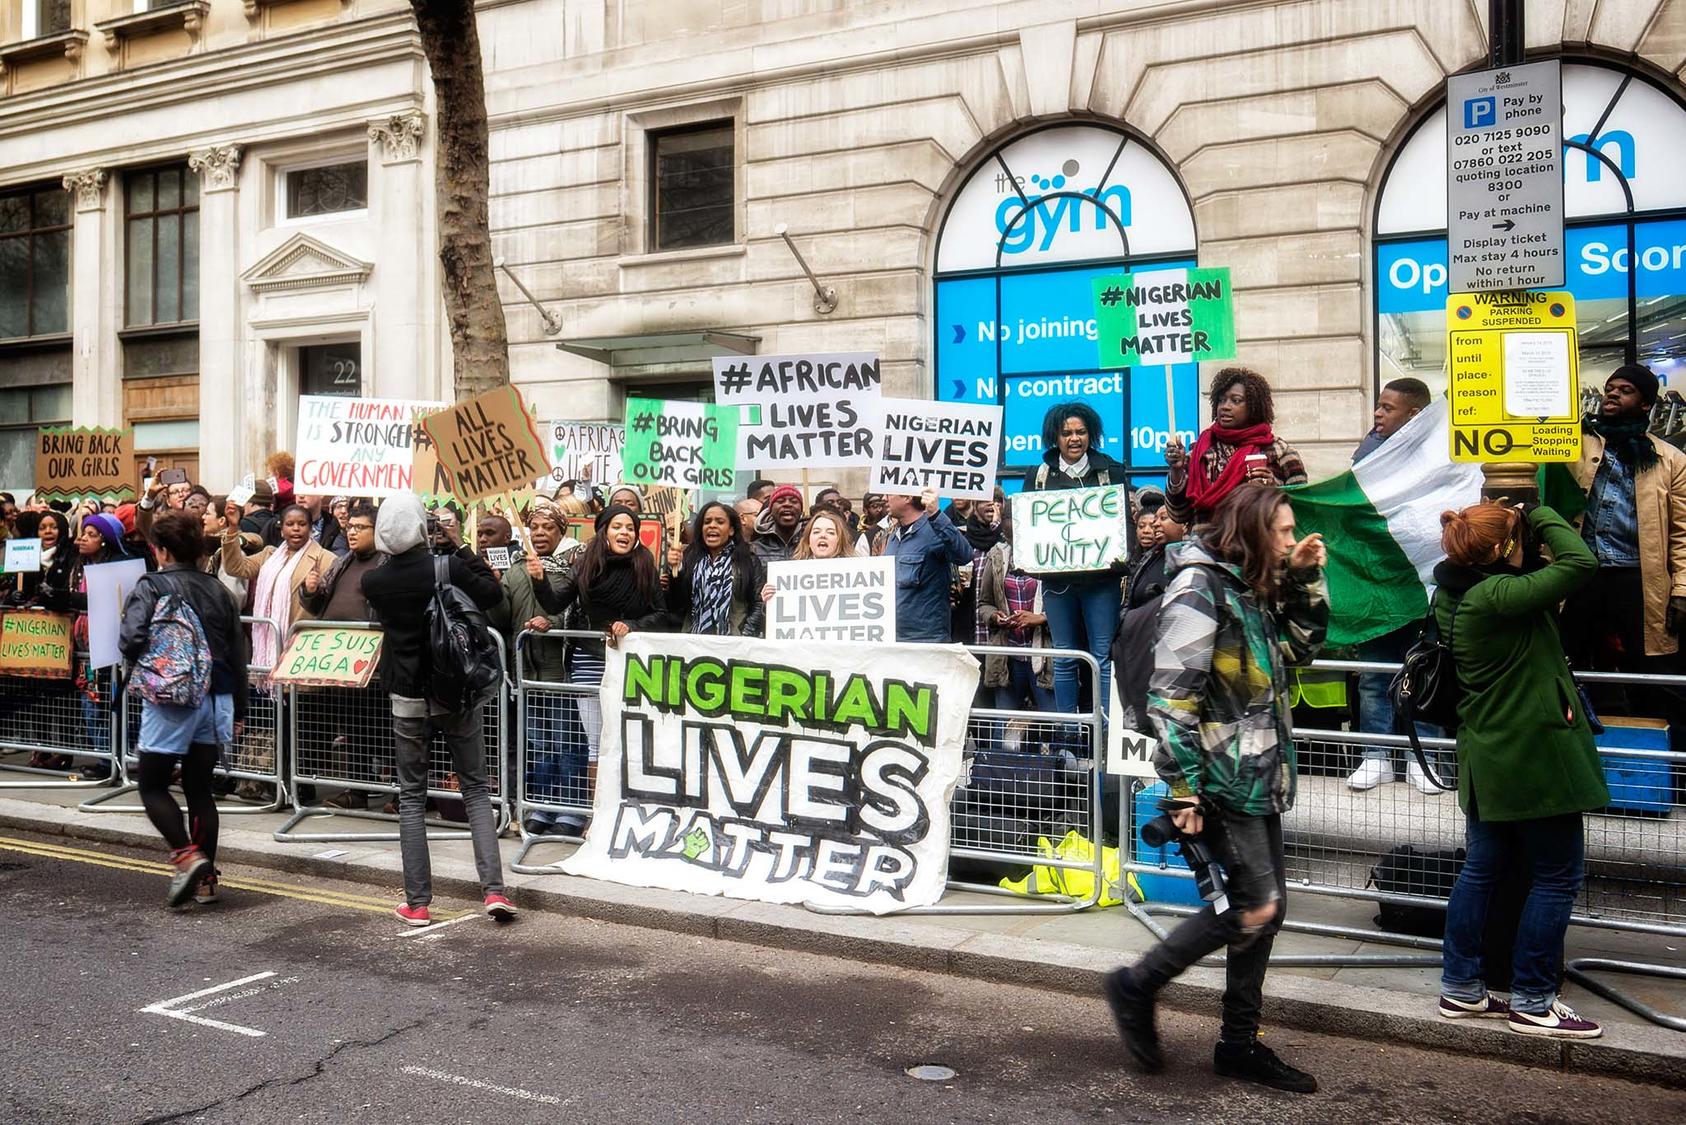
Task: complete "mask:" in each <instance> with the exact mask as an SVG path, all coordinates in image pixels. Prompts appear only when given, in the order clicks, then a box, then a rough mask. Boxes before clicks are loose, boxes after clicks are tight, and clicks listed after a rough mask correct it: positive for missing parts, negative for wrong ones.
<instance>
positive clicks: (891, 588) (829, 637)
mask: <svg viewBox="0 0 1686 1125" xmlns="http://www.w3.org/2000/svg"><path fill="white" fill-rule="evenodd" d="M767 584H768V585H770V586H771V587H772V588H773V600H772V601H770V602H768V603H767V638H768V639H769V640H774V641H874V642H893V641H894V640H895V639H896V560H895V559H893V558H891V557H889V556H885V555H881V556H878V557H875V558H869V559H860V558H847V559H797V560H794V561H791V562H770V563H768V564H767Z"/></svg>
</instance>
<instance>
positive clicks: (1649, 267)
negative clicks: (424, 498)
mask: <svg viewBox="0 0 1686 1125" xmlns="http://www.w3.org/2000/svg"><path fill="white" fill-rule="evenodd" d="M1563 135H1564V152H1563V201H1564V209H1565V212H1566V219H1567V222H1566V229H1565V232H1564V242H1565V257H1566V259H1567V269H1566V277H1565V281H1566V283H1567V284H1566V288H1567V289H1568V290H1569V291H1570V292H1571V293H1573V294H1574V296H1575V312H1576V318H1577V320H1578V322H1579V327H1580V347H1581V384H1582V386H1583V387H1602V386H1603V385H1604V377H1605V376H1606V375H1607V374H1608V373H1609V372H1610V371H1611V370H1613V369H1614V368H1616V367H1618V366H1620V365H1621V364H1622V363H1624V362H1626V361H1627V360H1628V359H1629V358H1631V357H1634V356H1637V357H1638V360H1639V362H1641V363H1645V364H1648V365H1650V366H1651V367H1652V369H1653V370H1655V371H1656V372H1657V374H1658V375H1659V376H1661V377H1662V379H1663V381H1664V382H1665V384H1666V383H1668V382H1670V381H1671V380H1670V378H1669V377H1670V376H1671V375H1673V376H1674V378H1673V379H1672V382H1673V384H1674V386H1675V388H1676V389H1682V388H1683V387H1686V369H1683V368H1682V367H1681V359H1680V357H1681V354H1682V350H1683V348H1682V345H1683V344H1686V323H1683V322H1682V312H1683V311H1686V175H1683V174H1682V172H1681V167H1682V165H1681V153H1682V152H1686V107H1683V106H1682V104H1681V102H1680V101H1679V100H1678V99H1677V97H1676V96H1675V95H1671V94H1670V93H1668V92H1666V91H1664V90H1662V89H1660V88H1658V87H1657V86H1656V85H1654V84H1653V83H1651V82H1650V81H1648V80H1647V79H1645V78H1643V77H1641V76H1639V75H1636V74H1631V73H1629V72H1627V71H1625V70H1619V69H1616V68H1615V67H1612V66H1607V65H1604V64H1602V63H1589V62H1574V63H1570V62H1565V63H1564V65H1563ZM1375 232H1376V234H1375V270H1376V274H1375V277H1376V281H1375V294H1376V353H1377V363H1376V374H1377V382H1378V385H1379V384H1381V383H1385V382H1387V381H1388V380H1389V379H1394V378H1398V377H1399V376H1400V375H1402V374H1404V375H1414V376H1416V377H1417V378H1419V379H1422V380H1423V381H1424V382H1426V383H1428V385H1429V386H1430V387H1432V388H1434V390H1435V391H1436V392H1437V393H1438V392H1439V391H1440V390H1442V389H1444V387H1445V385H1446V377H1445V373H1444V370H1443V366H1444V363H1445V351H1446V347H1445V343H1446V311H1445V310H1446V107H1445V105H1444V104H1442V105H1441V106H1440V107H1439V108H1437V109H1436V110H1435V111H1434V112H1432V113H1430V114H1429V115H1427V116H1426V117H1424V118H1423V120H1422V121H1421V122H1419V123H1418V124H1417V126H1416V128H1415V129H1414V130H1412V132H1411V134H1410V136H1409V137H1408V138H1407V139H1406V141H1405V143H1404V144H1403V145H1401V146H1400V148H1399V150H1398V152H1397V153H1396V154H1395V155H1394V158H1393V162H1392V163H1391V164H1390V165H1389V167H1388V170H1387V174H1386V176H1385V178H1384V179H1383V181H1382V191H1381V195H1380V197H1379V198H1378V200H1377V202H1376V224H1375ZM1636 260H1637V262H1638V265H1639V268H1638V270H1637V271H1635V270H1633V268H1632V265H1633V263H1634V262H1635V261H1636Z"/></svg>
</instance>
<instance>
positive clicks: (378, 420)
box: [293, 395, 445, 497]
mask: <svg viewBox="0 0 1686 1125" xmlns="http://www.w3.org/2000/svg"><path fill="white" fill-rule="evenodd" d="M444 405H445V404H444V403H442V402H422V401H416V400H412V399H397V398H341V397H339V396H330V395H304V396H302V397H301V398H300V399H299V430H298V442H297V443H296V444H295V445H294V446H293V450H294V454H293V455H294V458H295V459H296V461H297V465H298V469H297V472H298V476H297V479H296V480H295V481H294V482H293V487H294V488H296V489H297V490H298V491H299V493H300V494H301V495H306V496H310V495H322V496H381V497H385V496H397V495H398V494H399V493H403V492H409V491H411V489H412V488H413V487H414V479H413V461H414V457H415V443H414V441H413V437H414V434H415V426H416V420H417V419H418V418H420V417H421V416H422V415H424V414H428V413H431V412H432V411H435V410H439V409H441V408H442V407H443V406H444Z"/></svg>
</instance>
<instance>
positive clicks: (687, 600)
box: [667, 500, 838, 637]
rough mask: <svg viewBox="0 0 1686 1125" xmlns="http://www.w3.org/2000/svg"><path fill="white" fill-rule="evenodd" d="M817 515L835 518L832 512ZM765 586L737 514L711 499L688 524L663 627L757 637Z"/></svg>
mask: <svg viewBox="0 0 1686 1125" xmlns="http://www.w3.org/2000/svg"><path fill="white" fill-rule="evenodd" d="M823 514H824V515H827V516H830V517H831V518H832V519H833V520H836V519H838V516H837V515H836V513H835V512H826V513H823ZM818 518H819V517H818V516H816V517H815V519H816V520H817V519H818ZM766 581H767V569H766V567H764V566H763V565H762V564H761V560H760V559H758V558H756V557H755V552H753V551H751V550H750V549H749V544H748V543H746V542H744V537H743V529H742V528H741V527H740V526H739V525H738V520H737V513H736V512H734V511H733V510H732V509H731V508H729V507H727V506H726V505H725V504H722V503H721V502H720V501H718V500H711V501H709V502H708V503H707V504H704V505H703V506H702V507H701V508H700V509H699V510H698V511H697V514H696V517H695V518H694V519H692V521H691V542H690V543H689V544H688V545H687V546H686V548H685V555H684V558H683V559H682V560H681V561H680V564H679V574H678V575H677V576H676V577H675V578H674V579H673V581H672V582H671V583H670V584H669V586H668V606H667V616H668V622H669V624H670V625H676V626H678V628H679V631H680V632H683V633H703V634H710V635H714V636H722V637H724V636H731V637H759V636H760V635H761V632H762V628H763V627H764V625H765V622H766V609H765V608H764V606H763V605H762V602H761V598H760V596H759V595H760V593H761V588H762V587H763V586H764V585H765V584H766Z"/></svg>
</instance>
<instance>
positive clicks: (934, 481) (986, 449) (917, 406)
mask: <svg viewBox="0 0 1686 1125" xmlns="http://www.w3.org/2000/svg"><path fill="white" fill-rule="evenodd" d="M880 406H881V408H882V410H881V413H880V414H879V415H878V417H877V419H876V420H877V421H878V422H879V423H880V425H878V426H877V427H876V429H877V430H878V450H877V455H876V456H875V457H874V458H873V461H872V486H871V487H872V491H874V492H891V493H902V494H905V495H909V496H917V495H919V494H920V493H921V492H923V491H925V490H926V489H927V488H929V489H934V490H935V491H936V493H937V495H938V496H951V497H955V498H957V499H961V500H993V499H994V498H995V468H996V464H997V462H998V461H999V460H1000V457H1001V408H1000V407H999V406H980V405H975V404H972V403H963V402H932V401H929V400H926V399H909V398H887V399H884V400H882V402H881V403H880Z"/></svg>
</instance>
